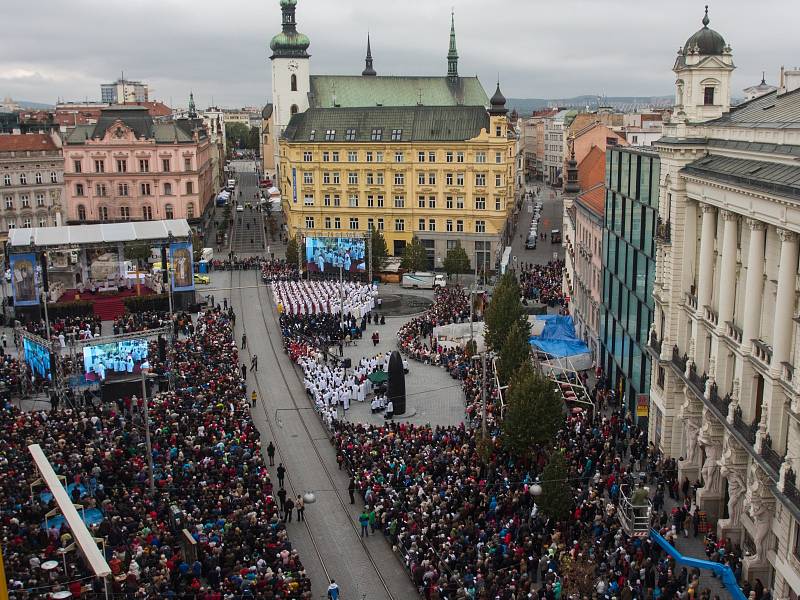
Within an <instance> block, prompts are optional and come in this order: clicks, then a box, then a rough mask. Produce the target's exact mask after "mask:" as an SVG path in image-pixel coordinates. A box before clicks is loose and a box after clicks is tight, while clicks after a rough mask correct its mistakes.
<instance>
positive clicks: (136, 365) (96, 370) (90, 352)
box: [83, 338, 150, 381]
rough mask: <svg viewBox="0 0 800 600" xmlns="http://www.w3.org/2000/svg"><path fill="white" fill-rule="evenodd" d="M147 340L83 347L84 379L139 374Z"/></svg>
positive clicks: (116, 377) (98, 379) (144, 366)
mask: <svg viewBox="0 0 800 600" xmlns="http://www.w3.org/2000/svg"><path fill="white" fill-rule="evenodd" d="M147 350H148V347H147V340H146V339H142V338H140V339H134V340H125V341H122V342H112V343H109V344H95V345H92V346H86V347H84V349H83V371H84V376H85V377H86V381H106V380H107V379H122V378H125V377H131V376H133V375H139V374H140V373H141V372H142V369H143V368H145V369H146V368H149V366H150V365H149V363H148V362H147Z"/></svg>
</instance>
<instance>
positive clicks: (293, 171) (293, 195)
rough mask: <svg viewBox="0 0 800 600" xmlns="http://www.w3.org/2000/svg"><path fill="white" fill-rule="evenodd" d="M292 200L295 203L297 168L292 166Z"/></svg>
mask: <svg viewBox="0 0 800 600" xmlns="http://www.w3.org/2000/svg"><path fill="white" fill-rule="evenodd" d="M292 202H293V203H294V204H297V169H295V168H294V167H292Z"/></svg>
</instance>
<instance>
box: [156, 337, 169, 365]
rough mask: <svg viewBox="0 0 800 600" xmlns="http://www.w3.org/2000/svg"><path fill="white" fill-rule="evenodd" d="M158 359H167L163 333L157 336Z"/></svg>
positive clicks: (162, 360) (163, 360)
mask: <svg viewBox="0 0 800 600" xmlns="http://www.w3.org/2000/svg"><path fill="white" fill-rule="evenodd" d="M158 360H159V361H160V362H162V363H163V362H166V361H167V340H166V338H165V337H164V336H163V335H160V336H158Z"/></svg>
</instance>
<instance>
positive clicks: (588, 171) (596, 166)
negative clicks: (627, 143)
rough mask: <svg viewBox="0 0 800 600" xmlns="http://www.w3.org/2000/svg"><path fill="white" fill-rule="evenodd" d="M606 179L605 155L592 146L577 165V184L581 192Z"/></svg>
mask: <svg viewBox="0 0 800 600" xmlns="http://www.w3.org/2000/svg"><path fill="white" fill-rule="evenodd" d="M605 179H606V153H605V152H603V151H602V150H601V149H600V148H598V147H597V146H593V147H592V149H591V150H589V153H588V154H587V155H586V156H585V157H584V158H583V160H582V161H581V162H580V164H578V182H579V183H580V186H581V189H582V190H588V189H589V188H590V187H592V186H594V185H597V184H598V183H603V182H604V181H605Z"/></svg>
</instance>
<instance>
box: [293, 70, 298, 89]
mask: <svg viewBox="0 0 800 600" xmlns="http://www.w3.org/2000/svg"><path fill="white" fill-rule="evenodd" d="M292 91H293V92H296V91H297V75H295V74H294V73H292Z"/></svg>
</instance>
